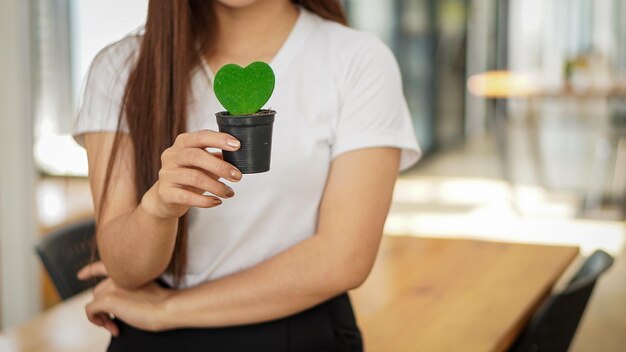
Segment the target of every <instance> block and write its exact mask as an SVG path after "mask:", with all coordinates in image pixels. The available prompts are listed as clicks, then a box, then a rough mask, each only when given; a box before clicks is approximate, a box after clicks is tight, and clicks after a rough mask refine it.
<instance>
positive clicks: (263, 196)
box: [74, 9, 420, 287]
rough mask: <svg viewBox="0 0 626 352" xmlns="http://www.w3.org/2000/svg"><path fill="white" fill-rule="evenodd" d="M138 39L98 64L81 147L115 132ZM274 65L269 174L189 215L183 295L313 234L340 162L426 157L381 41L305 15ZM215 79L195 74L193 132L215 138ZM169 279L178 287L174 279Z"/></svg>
mask: <svg viewBox="0 0 626 352" xmlns="http://www.w3.org/2000/svg"><path fill="white" fill-rule="evenodd" d="M140 41H141V35H131V36H128V37H126V38H124V39H122V40H120V41H118V42H116V43H114V44H112V45H110V46H108V47H107V48H105V49H103V50H102V51H101V52H100V53H99V54H98V56H97V57H96V58H95V59H94V62H93V64H92V66H91V69H90V72H89V76H88V79H87V83H86V85H85V90H84V93H83V97H82V102H81V104H80V108H79V111H78V117H77V120H76V123H75V127H74V137H75V139H76V140H77V141H78V142H79V143H81V144H82V134H84V133H87V132H96V131H115V130H116V127H117V123H118V118H119V114H120V104H121V99H122V95H123V93H124V87H125V84H126V81H127V79H128V75H129V73H130V71H131V70H132V68H133V64H134V60H136V57H137V56H136V54H137V51H138V48H139V44H140ZM270 65H271V66H272V68H273V70H274V72H275V74H276V86H275V89H274V93H273V95H272V97H271V99H270V100H269V102H268V103H267V104H266V106H265V108H271V109H274V110H276V111H277V114H276V119H275V122H274V132H273V134H274V135H273V140H272V144H273V145H272V161H271V170H270V171H269V172H266V173H261V174H249V175H244V177H243V179H242V180H241V181H240V182H238V183H230V182H228V181H225V182H226V183H227V184H229V185H230V186H231V187H233V189H234V190H235V193H236V195H235V197H234V198H232V199H227V200H225V201H224V203H223V204H222V205H220V206H218V207H216V208H211V209H198V208H192V209H191V210H190V212H189V220H190V226H189V246H188V266H187V272H186V274H185V277H184V278H183V280H182V282H181V285H182V286H183V287H188V286H193V285H196V284H199V283H202V282H205V281H207V280H212V279H216V278H219V277H222V276H225V275H228V274H231V273H234V272H237V271H241V270H244V269H246V268H249V267H251V266H254V265H256V264H258V263H260V262H262V261H263V260H265V259H268V258H270V257H272V256H274V255H276V254H277V253H279V252H281V251H284V250H285V249H287V248H289V247H291V246H293V245H295V244H297V243H298V242H300V241H302V240H304V239H306V238H308V237H310V236H313V235H314V233H315V231H316V228H317V226H316V225H317V219H318V208H319V204H320V200H321V197H322V193H323V191H324V186H325V183H326V180H327V176H328V171H329V167H330V163H331V161H332V160H333V159H334V158H335V157H336V156H338V155H340V154H342V153H345V152H348V151H352V150H355V149H360V148H367V147H379V146H387V147H397V148H400V149H402V158H401V165H400V169H405V168H408V167H409V166H411V165H412V164H414V163H415V162H416V161H417V160H418V159H419V155H420V151H419V147H418V144H417V140H416V138H415V134H414V132H413V127H412V124H411V119H410V114H409V111H408V108H407V104H406V101H405V99H404V95H403V92H402V83H401V76H400V71H399V68H398V64H397V62H396V60H395V58H394V56H393V54H392V53H391V51H390V50H389V49H388V48H387V47H386V46H385V45H384V44H383V43H382V42H381V41H380V40H379V39H377V38H376V37H375V36H374V35H371V34H368V33H365V32H361V31H358V30H355V29H351V28H348V27H345V26H342V25H340V24H337V23H335V22H332V21H327V20H324V19H322V18H320V17H319V16H317V15H315V14H313V13H311V12H309V11H307V10H304V9H300V15H299V17H298V20H297V21H296V24H295V26H294V28H293V29H292V31H291V33H290V34H289V36H288V38H287V40H286V42H285V43H284V44H283V47H282V48H281V49H280V50H279V52H278V53H277V55H276V56H275V58H274V59H273V60H272V62H271V63H270ZM212 81H213V73H212V72H211V70H210V69H209V67H208V65H207V64H206V62H203V65H202V66H200V67H198V68H197V69H195V70H194V72H193V74H192V88H191V90H192V92H191V97H190V102H189V109H188V111H189V116H188V119H189V120H188V130H189V131H195V130H200V129H205V128H208V129H212V130H216V131H217V130H218V127H217V123H216V120H215V113H216V112H218V111H222V110H224V108H223V107H222V106H221V105H220V103H219V102H218V101H217V99H216V98H215V95H214V94H213V90H212ZM122 130H126V126H125V123H124V122H122ZM373 168H374V170H375V165H373ZM163 279H164V280H165V281H167V282H169V283H170V284H171V283H172V281H171V277H170V276H169V275H168V274H165V275H164V276H163Z"/></svg>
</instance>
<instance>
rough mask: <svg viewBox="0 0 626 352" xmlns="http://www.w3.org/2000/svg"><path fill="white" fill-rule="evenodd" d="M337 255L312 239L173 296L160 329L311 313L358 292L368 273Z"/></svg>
mask: <svg viewBox="0 0 626 352" xmlns="http://www.w3.org/2000/svg"><path fill="white" fill-rule="evenodd" d="M337 253H338V248H337V246H334V244H333V242H332V241H328V239H325V238H322V236H319V235H315V236H312V237H311V238H309V239H307V240H305V241H303V242H301V243H299V244H298V245H296V246H294V247H292V248H290V249H288V250H286V251H285V252H283V253H281V254H279V255H277V256H275V257H273V258H271V259H269V260H267V261H265V262H263V263H261V264H259V265H257V266H255V267H252V268H250V269H248V270H245V271H242V272H239V273H236V274H233V275H230V276H227V277H224V278H220V279H218V280H215V281H212V282H208V283H205V284H203V285H200V286H197V287H194V288H191V289H187V290H181V291H177V292H176V293H175V294H173V295H172V296H171V297H170V299H168V300H167V302H166V303H165V307H164V309H163V315H162V317H161V321H163V328H164V329H172V328H177V327H217V326H229V325H240V324H249V323H256V322H262V321H268V320H272V319H278V318H281V317H285V316H288V315H291V314H295V313H297V312H300V311H303V310H305V309H307V308H310V307H312V306H314V305H316V304H318V303H321V302H323V301H325V300H327V299H329V298H331V297H333V296H336V295H337V294H340V293H342V292H345V291H347V290H349V289H352V288H354V287H356V286H359V285H360V284H361V282H362V281H363V280H364V279H365V277H366V276H367V273H368V272H369V269H370V266H369V265H368V264H365V265H362V264H361V262H359V260H353V261H351V260H350V258H355V257H354V256H353V255H352V253H343V255H337ZM357 258H358V257H357ZM349 262H350V263H349Z"/></svg>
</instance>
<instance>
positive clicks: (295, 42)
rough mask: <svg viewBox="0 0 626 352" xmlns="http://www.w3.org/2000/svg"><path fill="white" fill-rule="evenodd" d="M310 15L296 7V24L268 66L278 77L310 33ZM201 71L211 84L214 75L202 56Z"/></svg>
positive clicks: (303, 9)
mask: <svg viewBox="0 0 626 352" xmlns="http://www.w3.org/2000/svg"><path fill="white" fill-rule="evenodd" d="M309 16H311V14H309V13H308V11H307V10H306V9H305V8H303V7H301V6H298V18H297V19H296V23H295V24H294V25H293V28H292V29H291V32H289V35H287V39H285V41H284V42H283V44H282V46H281V47H280V48H279V49H278V51H277V52H276V55H274V57H273V58H272V60H271V61H270V62H269V65H270V66H271V67H272V70H274V74H275V75H276V76H279V75H280V74H281V73H282V72H284V70H286V69H287V66H288V65H289V63H290V62H291V59H292V58H293V57H294V56H295V54H296V53H297V51H298V49H300V47H302V46H303V45H304V42H305V39H306V36H307V35H308V34H309V32H310V31H311V27H312V26H311V19H310V18H309ZM200 61H201V65H202V70H203V71H204V73H205V74H206V76H207V78H208V79H209V82H213V79H214V78H215V73H214V72H213V70H212V69H211V67H210V66H209V63H208V62H207V61H206V58H205V57H204V55H202V56H201V58H200Z"/></svg>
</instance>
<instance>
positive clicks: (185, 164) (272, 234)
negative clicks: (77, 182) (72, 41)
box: [74, 0, 419, 351]
mask: <svg viewBox="0 0 626 352" xmlns="http://www.w3.org/2000/svg"><path fill="white" fill-rule="evenodd" d="M344 24H345V17H344V13H343V11H342V8H341V5H340V1H339V0H299V1H289V0H214V1H208V0H171V1H162V0H151V1H150V3H149V10H148V19H147V22H146V25H145V30H144V32H143V33H140V34H136V35H131V36H128V37H126V38H124V39H122V40H121V41H119V42H117V43H114V44H112V45H110V46H109V47H107V48H105V49H104V50H102V51H101V52H100V53H99V54H98V56H97V57H96V59H95V60H94V62H93V64H92V67H91V69H90V72H89V77H88V80H87V84H86V86H85V91H84V93H83V99H82V102H81V106H80V109H79V113H78V119H77V122H76V125H75V131H74V135H75V138H76V140H77V141H78V142H79V143H81V144H82V145H84V146H85V148H86V150H87V155H88V158H89V175H90V176H89V178H90V182H91V187H92V192H93V196H94V204H95V205H96V214H97V224H98V230H97V243H98V250H99V254H100V257H101V260H102V262H96V263H94V264H91V265H89V266H87V267H85V268H84V269H83V270H81V271H80V272H79V274H78V275H79V277H80V278H82V279H88V278H90V277H95V276H108V278H106V279H105V280H104V281H102V282H101V283H100V284H98V286H97V287H96V288H95V289H94V299H93V301H92V302H91V303H89V304H88V305H87V307H86V311H87V315H88V317H89V320H91V322H93V323H94V324H96V325H100V326H102V327H104V328H106V329H108V330H109V331H110V332H111V334H112V335H113V337H112V339H111V344H110V346H109V351H138V350H140V351H141V350H163V351H167V350H174V351H185V350H199V351H205V350H210V351H231V350H232V351H250V350H252V351H335V350H346V351H358V350H361V348H362V347H361V338H360V334H359V330H358V328H357V325H356V323H355V321H354V316H353V313H352V309H351V306H350V302H349V299H348V296H347V295H346V294H345V292H347V291H348V290H350V289H353V288H355V287H358V286H359V285H361V283H362V282H363V281H364V280H365V278H366V277H367V275H368V273H369V271H370V269H371V267H372V265H373V262H374V259H375V256H376V252H377V249H378V245H379V242H380V238H381V233H382V228H383V223H384V221H385V218H386V215H387V212H388V208H389V204H390V200H391V195H392V191H393V186H394V182H395V179H396V176H397V172H398V170H399V169H403V168H406V167H409V166H410V165H412V164H413V163H414V162H415V161H416V160H417V159H418V156H419V150H418V146H417V142H416V140H415V137H414V134H413V129H412V126H411V122H410V117H409V113H408V110H407V107H406V102H405V100H404V98H403V95H402V85H401V80H400V73H399V70H398V67H397V63H396V61H395V59H394V57H393V55H392V54H391V52H390V51H389V50H388V49H387V48H386V47H385V46H384V45H383V44H382V43H381V42H380V41H379V40H378V39H376V38H375V37H374V36H373V35H369V34H366V33H363V32H359V31H356V30H353V29H350V28H348V27H346V26H344ZM253 61H266V62H269V63H270V64H271V66H272V68H273V69H274V71H275V74H276V88H275V90H274V94H273V96H272V98H271V99H270V101H269V102H268V104H267V107H271V108H273V109H275V110H276V111H278V114H277V116H276V121H275V123H274V137H273V151H272V165H271V170H270V171H269V172H267V173H262V174H250V175H245V176H243V177H242V175H241V173H240V172H239V170H237V169H236V168H235V167H234V166H232V165H230V164H228V163H226V162H225V161H223V160H222V159H221V154H220V153H219V150H228V151H234V150H237V149H238V148H239V146H240V143H239V141H237V140H236V139H234V138H233V137H231V136H229V135H226V134H224V133H219V132H215V131H216V130H217V126H216V122H215V117H214V114H215V112H217V111H221V110H223V108H222V107H221V106H220V105H219V103H218V101H217V100H216V98H215V96H214V94H213V92H212V88H211V83H212V80H213V76H214V74H213V73H214V72H216V70H217V69H219V68H220V67H221V66H223V65H224V64H227V63H236V64H239V65H241V66H245V65H247V64H249V63H251V62H253ZM207 148H209V149H210V150H211V152H209V151H208V150H207Z"/></svg>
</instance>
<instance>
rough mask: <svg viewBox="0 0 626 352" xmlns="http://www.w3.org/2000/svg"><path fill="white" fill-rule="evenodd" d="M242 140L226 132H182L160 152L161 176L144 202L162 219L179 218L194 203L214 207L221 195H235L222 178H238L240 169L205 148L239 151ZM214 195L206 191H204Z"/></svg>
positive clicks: (145, 196) (151, 212)
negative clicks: (206, 193) (170, 144)
mask: <svg viewBox="0 0 626 352" xmlns="http://www.w3.org/2000/svg"><path fill="white" fill-rule="evenodd" d="M240 145H241V144H240V142H239V141H238V140H237V139H235V138H234V137H232V136H231V135H228V134H226V133H221V132H215V131H211V130H201V131H196V132H190V133H183V134H180V135H178V137H176V141H175V142H174V145H172V146H171V147H169V148H167V149H166V150H165V151H164V152H163V153H162V154H161V170H159V179H158V181H157V182H156V183H155V184H154V186H153V187H152V188H151V189H150V190H149V191H148V192H146V194H145V195H144V197H143V199H142V201H141V205H142V206H143V207H144V208H145V209H146V210H147V211H148V212H149V213H150V214H152V215H155V216H157V217H159V218H163V219H174V218H179V217H181V216H182V215H183V214H185V213H186V212H187V210H189V208H191V207H199V208H212V207H215V206H218V205H220V204H222V200H221V199H220V198H219V197H221V198H231V197H233V196H234V195H235V192H233V190H232V188H230V187H228V186H227V185H225V184H224V183H222V182H220V181H219V179H220V178H225V179H227V180H230V181H233V182H238V181H239V180H241V177H242V175H241V172H240V171H239V170H238V169H237V168H236V167H234V166H233V165H231V164H229V163H227V162H226V161H224V160H222V158H221V154H212V153H209V152H208V151H206V150H205V148H219V149H222V150H227V151H236V150H238V149H239V147H240ZM205 191H206V192H209V193H211V195H204V194H203V193H204V192H205Z"/></svg>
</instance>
